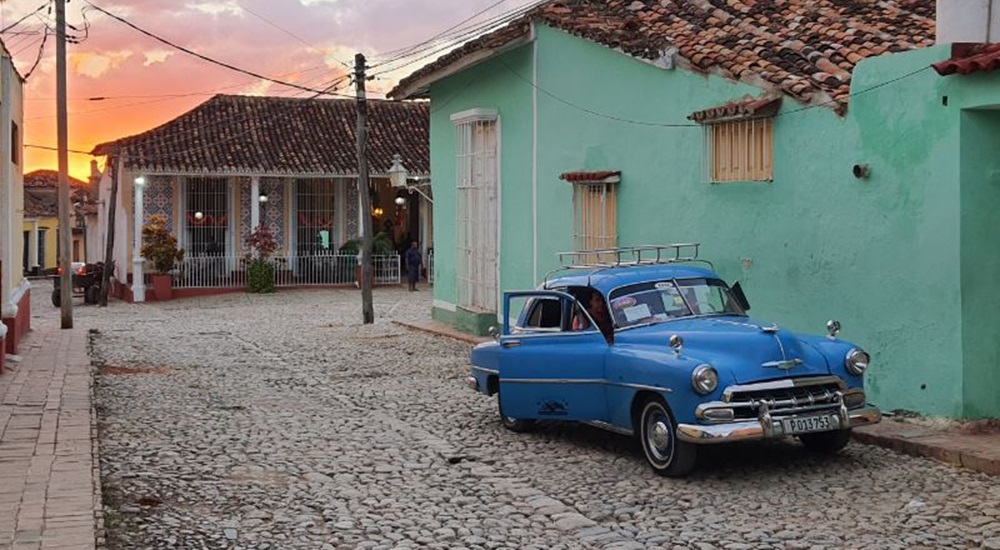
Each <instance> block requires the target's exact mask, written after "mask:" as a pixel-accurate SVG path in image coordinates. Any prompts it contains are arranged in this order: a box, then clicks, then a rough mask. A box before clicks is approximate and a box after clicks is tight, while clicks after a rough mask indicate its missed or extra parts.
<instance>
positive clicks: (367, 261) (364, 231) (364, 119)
mask: <svg viewBox="0 0 1000 550" xmlns="http://www.w3.org/2000/svg"><path fill="white" fill-rule="evenodd" d="M365 78H366V77H365V56H364V54H360V53H359V54H356V55H355V56H354V86H355V88H356V89H357V92H358V131H357V134H358V135H357V138H358V197H359V199H360V200H361V220H360V222H361V316H362V318H363V321H364V324H366V325H368V324H371V323H374V322H375V307H374V306H373V305H372V216H371V211H372V210H371V199H370V198H369V194H368V154H367V153H368V103H367V101H366V99H365Z"/></svg>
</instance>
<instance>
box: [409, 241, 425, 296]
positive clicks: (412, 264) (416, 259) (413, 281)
mask: <svg viewBox="0 0 1000 550" xmlns="http://www.w3.org/2000/svg"><path fill="white" fill-rule="evenodd" d="M423 261H424V260H423V257H422V255H421V254H420V249H419V248H417V241H413V242H411V243H410V249H409V250H407V251H406V282H407V284H408V285H409V287H410V292H413V291H415V290H417V281H418V280H419V279H420V265H421V264H422V263H423Z"/></svg>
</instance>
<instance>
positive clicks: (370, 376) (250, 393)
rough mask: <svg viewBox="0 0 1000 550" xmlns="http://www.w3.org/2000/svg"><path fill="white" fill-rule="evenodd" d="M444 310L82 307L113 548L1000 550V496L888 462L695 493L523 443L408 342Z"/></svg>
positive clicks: (417, 296) (758, 450)
mask: <svg viewBox="0 0 1000 550" xmlns="http://www.w3.org/2000/svg"><path fill="white" fill-rule="evenodd" d="M38 294H39V296H38V297H36V304H37V305H36V306H35V307H37V308H43V307H48V308H50V309H51V305H48V304H44V303H41V300H42V298H47V297H46V296H42V294H43V293H41V292H39V293H38ZM430 295H431V293H430V292H427V291H424V292H419V293H408V292H406V291H405V290H399V289H378V290H376V292H375V300H376V316H377V319H378V320H377V322H376V323H375V324H374V325H369V326H363V325H361V324H360V317H361V316H360V295H359V293H358V292H357V291H353V290H315V291H282V292H279V293H277V294H274V295H267V296H257V295H246V294H230V295H224V296H217V297H210V298H200V299H197V300H178V301H174V302H167V303H165V304H146V305H126V304H122V303H114V304H112V307H110V308H108V309H106V310H101V309H98V308H96V307H90V306H87V307H83V306H79V307H78V308H77V310H76V313H77V318H78V319H80V321H79V322H81V323H84V324H85V326H88V327H91V328H92V330H93V331H95V332H94V333H93V334H92V336H91V338H92V344H91V345H92V349H91V354H92V357H93V360H94V362H95V364H96V365H97V366H98V367H99V368H98V371H99V372H98V374H97V377H98V378H97V384H96V388H97V389H96V392H97V394H96V396H95V402H96V404H97V407H98V414H99V418H100V442H101V463H102V465H101V471H102V479H103V487H104V501H105V520H106V527H107V529H108V530H109V533H108V543H109V545H110V546H111V548H112V549H124V548H212V549H214V548H255V549H257V548H259V549H267V548H270V549H276V550H277V549H317V548H407V547H418V546H423V547H432V548H459V547H464V548H619V549H624V548H660V547H662V548H695V549H709V548H728V549H733V550H735V549H740V548H788V549H799V548H920V547H923V548H979V547H987V548H1000V481H998V480H997V479H996V478H990V477H987V476H985V475H981V474H973V473H969V472H966V471H963V470H960V469H955V468H952V467H949V466H944V465H941V464H938V463H935V462H932V461H929V460H925V459H916V458H910V457H906V456H902V455H897V454H895V453H893V452H890V451H887V450H884V449H881V448H876V447H869V446H864V445H859V444H857V443H854V444H852V445H851V446H849V447H848V449H847V451H845V452H844V454H842V455H841V456H839V457H833V458H824V457H819V456H816V455H812V454H809V453H807V452H805V451H804V450H803V449H802V448H801V447H800V446H799V445H798V444H796V443H794V442H781V443H770V444H748V445H741V446H731V447H718V448H713V449H710V450H709V451H708V452H705V453H703V454H702V460H701V461H700V463H699V467H698V469H697V470H696V471H695V472H694V474H693V475H692V476H691V477H689V478H687V479H683V480H675V479H664V478H659V477H657V476H655V475H653V474H652V473H651V472H650V471H649V469H648V467H647V465H646V463H645V461H644V460H643V458H642V456H641V451H640V449H639V447H638V446H637V445H635V444H633V443H632V442H631V441H630V440H629V439H627V438H625V437H622V436H618V435H611V434H608V433H605V432H602V431H599V430H596V429H593V428H589V427H581V426H564V425H550V426H546V427H544V428H542V429H541V430H540V431H539V432H538V433H534V434H524V435H519V434H514V433H510V432H507V431H506V430H504V429H503V428H502V426H501V425H500V423H499V421H498V420H497V418H496V412H495V401H494V400H491V399H487V398H485V397H483V396H479V395H477V394H475V393H473V392H472V391H470V390H469V389H468V388H466V387H465V385H464V382H463V379H464V377H465V376H466V374H467V365H468V351H469V347H468V345H466V344H463V343H460V342H456V341H452V340H448V339H444V338H437V337H433V336H429V335H425V334H422V333H417V332H412V331H409V330H407V329H405V328H402V327H399V326H398V325H395V324H393V323H392V322H391V320H393V319H397V320H420V319H424V318H427V317H428V315H429V310H430V299H431V296H430ZM874 368H877V366H876V367H874Z"/></svg>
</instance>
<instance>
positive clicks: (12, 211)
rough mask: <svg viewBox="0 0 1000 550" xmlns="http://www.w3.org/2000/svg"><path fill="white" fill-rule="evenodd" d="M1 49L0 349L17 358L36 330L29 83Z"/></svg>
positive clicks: (3, 49) (3, 48)
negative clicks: (28, 216) (27, 245)
mask: <svg viewBox="0 0 1000 550" xmlns="http://www.w3.org/2000/svg"><path fill="white" fill-rule="evenodd" d="M0 49H2V51H0V317H2V319H3V324H2V325H0V344H2V346H0V347H2V348H3V350H4V351H5V352H6V353H17V349H18V344H19V343H20V341H21V338H22V337H23V336H24V334H26V333H27V332H28V331H29V330H31V310H30V304H31V290H30V288H31V285H30V284H29V283H28V281H27V280H26V279H25V278H24V276H23V274H22V266H23V260H24V242H23V240H22V237H21V220H22V218H23V212H24V194H23V180H22V176H21V170H22V166H23V163H24V158H23V157H24V155H23V149H24V147H23V146H24V143H23V141H22V140H23V133H22V129H23V128H24V110H23V85H24V79H23V78H21V75H19V74H18V73H17V69H15V68H14V64H13V62H12V61H11V57H10V53H9V52H8V51H7V49H6V48H5V47H3V46H2V44H0ZM3 355H4V354H3V353H0V370H2V369H3Z"/></svg>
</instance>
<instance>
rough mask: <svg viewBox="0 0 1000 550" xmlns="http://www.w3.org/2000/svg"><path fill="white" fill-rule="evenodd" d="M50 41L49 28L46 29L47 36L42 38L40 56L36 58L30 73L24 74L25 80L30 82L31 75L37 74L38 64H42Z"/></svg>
mask: <svg viewBox="0 0 1000 550" xmlns="http://www.w3.org/2000/svg"><path fill="white" fill-rule="evenodd" d="M48 40H49V28H48V27H45V34H44V35H43V36H42V44H41V45H40V46H38V56H37V57H35V63H34V64H33V65H32V66H31V68H30V69H28V72H27V73H25V74H24V79H25V80H28V78H30V77H31V73H33V72H35V69H36V68H38V64H39V63H41V62H42V54H43V53H44V52H45V43H46V42H48Z"/></svg>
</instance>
